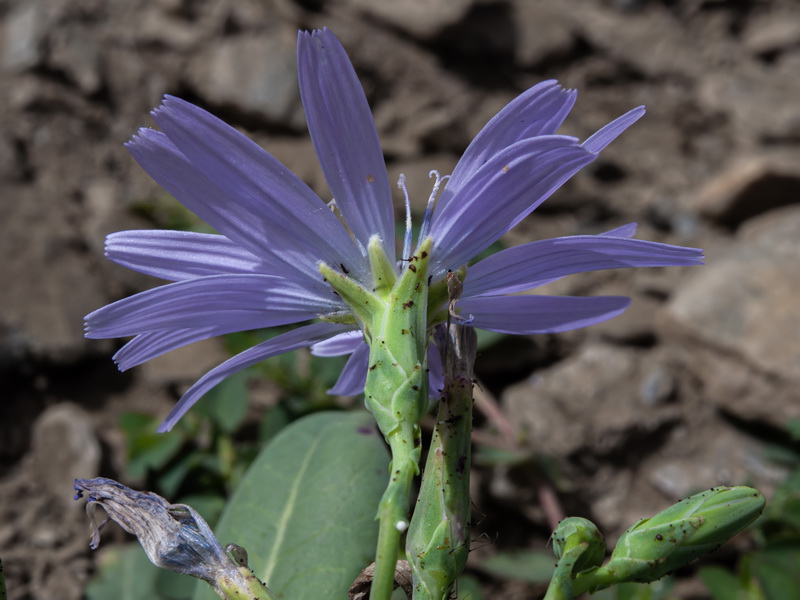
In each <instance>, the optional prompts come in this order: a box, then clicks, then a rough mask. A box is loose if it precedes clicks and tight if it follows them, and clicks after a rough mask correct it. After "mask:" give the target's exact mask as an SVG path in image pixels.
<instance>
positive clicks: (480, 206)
mask: <svg viewBox="0 0 800 600" xmlns="http://www.w3.org/2000/svg"><path fill="white" fill-rule="evenodd" d="M592 160H594V155H593V154H591V153H589V152H587V151H586V150H584V149H583V148H582V147H581V146H580V145H579V144H578V142H577V140H575V139H574V138H570V137H565V136H541V137H537V138H533V139H529V140H523V141H521V142H517V143H516V144H513V145H512V146H510V147H509V148H506V149H505V150H503V151H501V152H499V153H497V154H496V155H495V156H493V157H492V158H491V159H490V160H489V161H488V162H487V163H486V164H485V165H484V166H483V167H482V168H481V169H480V170H479V171H478V172H477V174H476V175H474V176H473V177H472V178H470V180H469V181H468V182H467V183H466V184H465V185H464V186H463V187H461V189H460V190H459V191H458V194H457V195H456V197H454V198H453V200H452V202H450V203H449V204H448V205H447V206H445V207H443V208H442V210H437V211H436V212H435V213H434V216H433V221H432V225H431V232H430V235H431V236H432V237H433V239H434V244H435V246H434V252H433V257H434V258H433V264H432V266H431V271H432V273H433V275H434V277H438V276H440V275H441V274H443V273H445V272H447V270H448V269H450V270H456V269H458V268H460V267H461V266H462V265H465V264H467V262H468V261H469V260H470V259H471V258H473V257H474V256H475V255H476V254H478V253H479V252H480V251H482V250H483V249H485V248H487V247H488V246H489V245H491V244H492V243H493V242H495V241H496V240H497V239H498V238H500V237H501V236H502V235H503V234H504V233H506V232H507V231H508V230H509V229H511V227H513V226H514V225H515V224H516V223H518V222H519V221H520V220H522V219H523V218H525V216H527V215H528V214H529V213H530V212H531V211H532V210H534V209H535V208H536V207H537V206H538V205H539V204H541V203H542V202H544V200H545V199H547V198H548V197H549V196H550V194H552V193H553V192H554V191H555V190H556V189H558V188H559V187H560V186H561V185H562V184H563V183H564V182H565V181H566V180H567V179H569V178H570V177H571V176H572V175H574V174H575V173H576V172H578V171H579V170H580V169H581V168H582V167H584V166H585V165H587V164H589V163H590V162H591V161H592Z"/></svg>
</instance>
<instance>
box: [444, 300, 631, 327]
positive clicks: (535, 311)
mask: <svg viewBox="0 0 800 600" xmlns="http://www.w3.org/2000/svg"><path fill="white" fill-rule="evenodd" d="M630 302H631V301H630V298H625V297H622V296H596V297H589V298H582V297H575V296H482V297H478V298H462V299H461V300H460V301H459V302H458V304H457V308H458V310H459V312H460V314H461V316H463V317H473V320H472V322H471V323H470V325H472V326H473V327H478V328H480V329H488V330H489V331H497V332H499V333H510V334H515V335H524V334H533V333H557V332H560V331H570V330H572V329H580V328H581V327H587V326H589V325H594V324H596V323H601V322H602V321H606V320H608V319H611V318H613V317H616V316H617V315H620V314H622V312H624V311H625V309H626V308H628V306H629V305H630Z"/></svg>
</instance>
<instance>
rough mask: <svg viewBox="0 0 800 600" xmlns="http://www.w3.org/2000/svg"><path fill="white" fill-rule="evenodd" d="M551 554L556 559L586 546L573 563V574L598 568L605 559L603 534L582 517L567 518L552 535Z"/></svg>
mask: <svg viewBox="0 0 800 600" xmlns="http://www.w3.org/2000/svg"><path fill="white" fill-rule="evenodd" d="M550 539H551V540H552V541H553V552H554V553H555V555H556V558H558V559H561V557H562V556H563V555H564V554H565V553H567V552H569V551H570V550H571V549H572V548H575V547H576V546H579V545H580V544H584V543H585V544H586V546H585V548H586V549H585V550H584V551H583V553H582V554H581V555H580V557H579V558H578V559H577V560H576V561H575V565H574V566H573V568H572V572H573V573H580V572H581V571H585V570H586V569H589V568H591V567H599V566H600V565H601V564H603V559H604V558H605V557H606V542H605V540H604V539H603V534H602V533H600V530H599V529H598V528H597V526H596V525H595V524H594V523H592V522H591V521H590V520H589V519H584V518H582V517H567V518H566V519H564V520H563V521H561V522H560V523H559V524H558V527H556V529H555V531H554V532H553V535H552V536H551V537H550Z"/></svg>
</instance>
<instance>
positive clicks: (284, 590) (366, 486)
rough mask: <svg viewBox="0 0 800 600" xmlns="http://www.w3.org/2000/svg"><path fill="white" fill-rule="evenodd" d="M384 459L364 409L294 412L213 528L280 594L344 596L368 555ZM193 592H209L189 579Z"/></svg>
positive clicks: (204, 595)
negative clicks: (297, 417)
mask: <svg viewBox="0 0 800 600" xmlns="http://www.w3.org/2000/svg"><path fill="white" fill-rule="evenodd" d="M388 463H389V458H388V453H387V451H386V448H385V445H384V442H383V439H382V438H381V436H380V434H378V432H377V430H376V429H375V426H374V423H373V419H372V417H371V415H369V414H368V413H366V412H354V413H343V412H325V413H317V414H314V415H311V416H308V417H305V418H303V419H300V420H299V421H297V422H295V423H293V424H292V425H290V426H289V427H287V428H285V429H283V430H282V431H281V432H280V433H279V434H278V435H277V436H276V437H275V439H274V440H273V441H272V442H271V443H270V444H269V445H268V446H267V447H266V448H265V449H264V450H262V452H261V454H260V455H259V456H258V458H257V459H256V460H255V462H254V463H253V464H252V465H251V467H250V469H249V470H248V472H247V473H246V474H245V476H244V477H243V478H242V481H241V483H240V484H239V487H238V489H237V490H236V492H235V493H234V495H233V497H232V498H231V501H230V502H229V503H228V506H227V507H226V508H225V512H224V513H223V516H222V519H221V521H220V524H219V527H218V528H217V537H218V538H219V540H220V542H221V543H222V544H227V543H229V542H233V543H236V544H238V545H240V546H243V547H244V548H245V549H246V550H247V552H248V554H249V563H250V567H251V568H252V569H253V570H254V571H255V573H256V575H257V576H258V577H259V578H260V579H262V580H263V581H265V582H266V583H267V585H268V586H269V587H270V588H271V589H272V590H273V591H274V592H275V593H276V594H277V595H278V596H280V597H281V598H284V599H285V600H319V599H321V598H326V599H327V598H346V597H347V590H348V588H349V587H350V584H352V582H353V580H354V579H355V578H356V576H357V575H358V574H359V573H360V571H361V569H363V568H364V567H366V566H367V565H368V564H369V563H370V562H372V560H373V554H374V551H375V542H376V539H377V532H378V527H377V522H376V521H375V513H376V510H377V506H378V502H379V500H380V497H381V494H382V493H383V488H384V486H385V485H386V481H387V480H388V476H389V471H388ZM206 587H207V586H206ZM194 598H195V600H212V599H213V598H214V594H213V593H212V592H211V590H210V589H204V588H198V589H197V590H196V592H195V595H194Z"/></svg>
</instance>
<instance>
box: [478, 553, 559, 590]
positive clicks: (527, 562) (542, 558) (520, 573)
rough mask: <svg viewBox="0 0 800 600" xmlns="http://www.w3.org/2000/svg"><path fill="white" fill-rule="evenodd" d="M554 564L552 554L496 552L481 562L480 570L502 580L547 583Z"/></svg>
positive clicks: (554, 560)
mask: <svg viewBox="0 0 800 600" xmlns="http://www.w3.org/2000/svg"><path fill="white" fill-rule="evenodd" d="M555 563H556V559H555V558H553V553H552V552H544V551H536V550H523V551H519V552H498V553H497V554H495V555H494V556H492V557H490V558H488V559H486V560H485V561H483V563H481V565H480V568H481V569H483V570H484V571H487V572H488V573H491V574H492V575H495V576H497V577H501V578H503V579H517V580H519V581H527V582H528V583H547V582H548V581H550V577H552V575H553V568H554V565H555Z"/></svg>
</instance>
